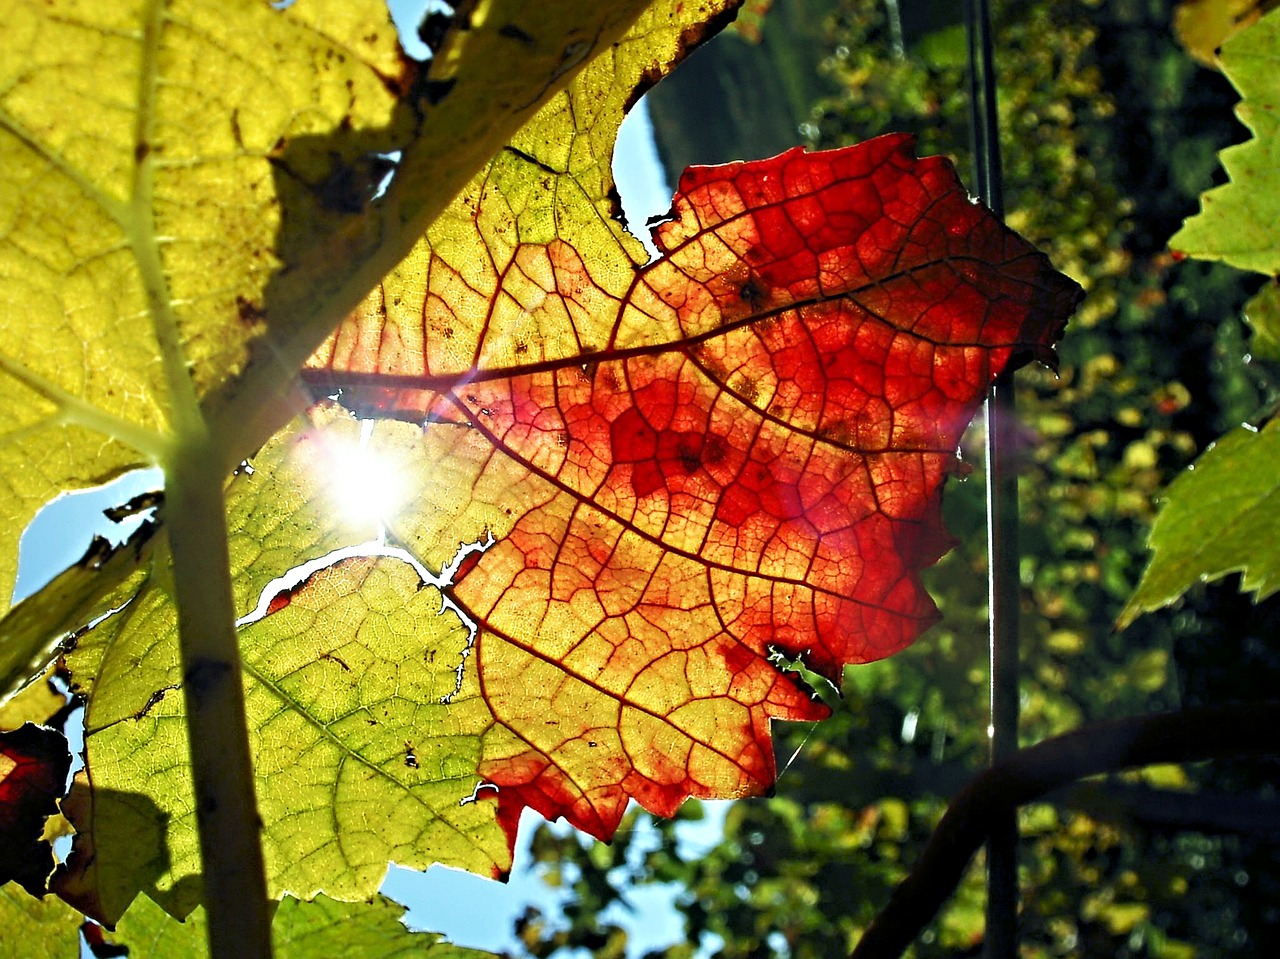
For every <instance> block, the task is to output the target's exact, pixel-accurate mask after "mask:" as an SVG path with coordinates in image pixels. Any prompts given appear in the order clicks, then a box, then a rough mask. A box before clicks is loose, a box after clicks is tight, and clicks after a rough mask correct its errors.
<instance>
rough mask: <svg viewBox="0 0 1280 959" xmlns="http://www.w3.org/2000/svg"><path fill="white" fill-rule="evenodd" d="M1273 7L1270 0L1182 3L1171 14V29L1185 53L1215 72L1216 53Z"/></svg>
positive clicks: (1190, 0)
mask: <svg viewBox="0 0 1280 959" xmlns="http://www.w3.org/2000/svg"><path fill="white" fill-rule="evenodd" d="M1273 6H1275V3H1274V2H1270V0H1182V2H1181V3H1179V4H1178V6H1177V9H1175V10H1174V12H1173V27H1174V30H1175V31H1176V32H1177V34H1178V40H1179V41H1180V42H1181V43H1182V45H1183V46H1184V47H1186V48H1187V52H1188V53H1190V54H1191V56H1193V57H1194V58H1195V59H1196V60H1198V61H1199V62H1200V63H1202V64H1203V65H1204V66H1206V67H1210V68H1212V69H1215V70H1216V69H1217V67H1218V49H1219V48H1220V47H1221V46H1222V45H1223V44H1224V43H1225V42H1226V41H1227V40H1229V39H1231V37H1233V36H1235V34H1237V33H1239V32H1240V31H1241V30H1243V29H1245V28H1246V27H1248V26H1251V25H1252V24H1254V23H1256V22H1257V20H1258V18H1259V17H1261V16H1262V14H1263V13H1264V12H1265V11H1266V10H1270V9H1271V8H1272V7H1273Z"/></svg>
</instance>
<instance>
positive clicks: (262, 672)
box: [15, 4, 713, 923]
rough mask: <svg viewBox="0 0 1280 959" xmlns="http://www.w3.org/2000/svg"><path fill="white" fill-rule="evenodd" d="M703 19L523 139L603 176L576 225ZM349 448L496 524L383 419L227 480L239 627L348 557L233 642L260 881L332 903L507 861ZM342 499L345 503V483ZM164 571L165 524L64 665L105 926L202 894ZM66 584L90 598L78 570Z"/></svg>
mask: <svg viewBox="0 0 1280 959" xmlns="http://www.w3.org/2000/svg"><path fill="white" fill-rule="evenodd" d="M676 10H679V11H681V12H680V16H678V17H677V16H676V15H675V13H674V11H676ZM709 12H713V10H712V8H710V7H703V6H699V5H696V4H671V5H669V6H668V7H664V8H662V9H660V10H658V11H656V12H654V13H653V14H651V15H650V17H649V18H648V20H646V21H645V22H644V23H642V24H640V25H639V26H638V27H637V28H636V30H635V31H633V33H632V35H631V36H630V38H629V39H628V40H626V41H625V42H624V43H622V44H621V45H620V46H619V47H616V48H611V49H610V51H609V53H608V54H607V55H606V57H605V58H604V59H605V61H606V62H605V63H603V64H602V65H597V66H595V67H593V72H592V74H591V77H590V80H589V83H588V82H587V81H582V82H580V83H578V87H577V92H576V93H575V96H574V98H573V99H570V98H568V97H560V98H558V99H557V100H555V101H554V102H553V103H551V104H550V105H548V107H547V108H546V109H544V110H543V111H542V113H541V114H540V115H539V116H538V118H537V119H536V120H535V121H534V122H533V123H532V124H530V125H529V126H528V127H526V128H525V130H523V131H522V132H521V133H520V134H519V136H518V138H517V143H519V144H520V146H519V147H518V148H517V149H518V151H519V154H520V156H522V157H529V156H534V155H535V154H538V153H540V152H542V151H551V152H552V154H553V155H552V156H551V158H550V159H551V160H555V155H554V154H555V152H556V151H559V150H561V149H563V148H564V146H565V145H566V144H571V145H572V150H571V152H572V153H573V154H574V156H575V157H576V158H577V159H576V160H575V161H574V162H575V163H576V164H577V166H576V169H579V170H581V171H583V179H584V181H587V172H588V171H593V175H594V177H595V180H594V184H595V185H594V186H593V187H592V188H591V190H590V192H589V196H590V199H589V200H588V205H587V210H588V215H589V216H590V217H591V218H593V219H595V220H596V221H598V222H601V223H606V222H610V221H608V220H607V217H608V214H609V213H610V212H611V211H612V209H613V203H612V201H611V199H610V196H609V189H610V187H611V184H612V181H611V179H610V178H609V175H608V163H609V150H610V149H611V146H612V137H613V134H614V133H615V132H616V127H617V124H618V122H620V120H621V116H622V110H623V106H624V104H625V102H626V101H627V100H628V99H629V98H630V97H631V96H633V92H634V89H635V87H636V85H637V84H638V83H641V82H651V80H652V78H653V77H655V76H657V75H660V73H661V71H663V70H665V69H667V68H668V66H669V61H670V60H671V58H674V57H676V56H678V55H681V54H682V53H683V51H684V50H685V48H686V47H687V46H688V45H689V44H691V43H692V42H693V41H694V40H695V39H696V38H697V37H698V36H699V35H700V34H701V32H702V31H703V30H704V29H705V27H702V26H700V24H701V19H703V18H705V17H706V16H707V15H708V13H709ZM526 82H527V78H526ZM584 84H585V85H584ZM457 89H459V90H461V89H462V88H461V86H459V87H458V88H457ZM449 96H450V97H452V94H450V95H449ZM446 102H447V100H446ZM508 152H509V153H510V151H508ZM511 155H514V154H511ZM522 162H525V163H527V162H528V160H527V159H526V160H522ZM553 235H554V232H551V233H549V234H548V236H549V237H550V236H553ZM620 235H621V231H620V228H618V227H617V225H616V224H614V225H612V226H609V227H606V233H605V236H606V237H611V236H620ZM613 242H615V243H616V242H617V241H616V240H615V241H613ZM629 242H630V243H632V244H633V245H634V246H635V247H636V249H638V244H635V241H634V240H629ZM627 262H630V261H629V260H628V261H627ZM362 443H363V444H364V445H365V447H366V448H365V450H364V453H378V454H381V455H384V456H385V457H387V458H388V460H389V461H390V463H391V466H392V470H391V471H392V472H393V473H396V474H399V475H401V476H402V477H404V478H405V479H407V480H408V491H409V493H410V494H411V496H412V498H413V499H414V501H415V502H417V503H418V504H419V505H421V506H425V504H426V503H427V502H428V500H429V499H430V497H431V496H432V491H433V490H437V491H438V495H436V498H435V502H436V503H437V505H439V506H440V508H441V512H440V513H439V514H438V515H437V516H436V521H437V522H440V523H445V524H448V523H450V522H456V523H458V525H459V527H460V528H466V529H483V528H485V527H486V526H489V525H496V524H497V522H498V521H499V520H500V519H501V518H502V517H503V515H504V514H503V513H502V512H501V511H500V509H498V508H496V507H494V506H492V505H488V504H485V503H484V502H483V500H480V501H477V502H476V503H474V504H468V503H466V502H464V501H459V500H458V499H457V497H456V496H455V495H454V494H453V493H452V492H450V490H451V489H453V488H460V487H465V488H470V486H471V485H472V484H473V483H474V481H475V476H474V469H473V461H472V459H471V458H468V457H459V458H457V459H456V460H444V461H440V460H436V459H432V458H430V457H429V455H428V454H429V451H428V450H426V449H425V448H424V447H423V445H422V443H421V433H420V431H419V430H417V429H416V428H414V427H412V426H409V425H408V424H405V423H398V422H389V423H385V424H380V425H379V427H378V428H377V429H376V430H374V431H373V432H372V434H371V435H370V436H368V437H367V438H366V440H362V439H361V430H360V427H359V426H358V425H357V424H356V423H355V422H354V421H353V420H352V418H351V417H350V415H349V414H348V413H347V412H346V411H345V410H341V409H335V408H329V407H325V406H323V405H322V406H319V407H316V408H314V409H313V410H312V411H311V413H310V414H309V419H308V420H307V421H304V422H300V423H299V424H297V425H296V426H295V428H293V429H292V430H290V431H286V432H284V433H282V434H281V435H279V436H277V437H276V438H275V439H273V440H272V441H271V442H270V443H268V444H267V445H266V446H265V447H264V448H263V449H262V450H260V451H259V452H258V453H256V454H255V455H253V456H252V457H251V458H250V461H249V462H248V463H246V464H244V467H243V468H242V469H241V470H240V471H238V473H237V475H236V476H235V477H234V479H233V480H232V481H231V483H230V485H229V486H228V488H227V508H228V527H229V534H230V553H231V566H232V572H233V575H234V588H235V596H236V604H237V608H238V610H239V611H240V612H241V613H242V614H249V613H251V612H252V611H253V610H254V608H255V607H256V606H258V605H259V600H260V599H261V598H263V590H264V588H265V587H267V586H268V584H270V583H271V582H272V581H273V580H274V579H275V578H276V577H278V576H280V575H282V574H284V573H286V572H288V571H289V570H290V569H294V568H296V567H298V566H300V565H302V564H305V563H307V562H308V561H312V560H317V559H319V558H321V557H327V559H326V560H325V562H326V563H330V564H333V563H337V562H338V559H337V558H336V557H337V556H338V555H339V554H337V553H335V551H340V550H343V549H346V550H347V552H345V553H342V554H341V555H343V556H345V557H346V559H345V561H344V562H342V563H341V564H340V565H338V566H336V567H334V568H331V569H321V570H318V571H314V572H313V574H312V575H310V576H309V577H308V578H307V579H306V580H305V581H304V582H302V583H297V582H293V583H292V584H290V585H289V586H287V587H284V592H283V593H280V594H279V595H277V596H275V598H274V599H273V598H272V595H271V593H270V592H268V594H267V595H266V596H265V599H264V609H270V610H271V611H272V615H270V616H267V617H266V618H265V619H263V620H261V621H259V622H256V623H253V624H252V625H247V626H246V627H245V628H244V632H243V645H242V655H243V657H244V664H245V685H246V698H247V700H248V708H249V728H250V737H251V740H252V746H253V749H254V754H255V764H256V769H257V771H258V784H257V791H258V797H259V802H260V806H261V814H262V818H263V821H264V833H263V839H264V847H265V851H266V857H267V868H268V874H269V875H268V883H269V886H270V887H271V890H272V892H273V893H274V894H276V895H280V894H284V893H292V894H295V895H298V896H302V897H309V896H312V895H314V894H315V893H316V892H317V891H320V890H324V891H326V892H328V893H330V894H332V895H335V896H341V897H343V898H345V899H365V898H368V897H369V896H371V895H372V894H373V893H374V892H375V891H376V889H377V887H378V885H379V883H380V881H381V879H382V876H383V874H384V873H385V871H386V867H387V863H388V861H390V860H391V859H394V860H395V861H397V862H399V863H402V864H405V865H411V866H420V867H425V866H426V865H428V864H430V863H432V862H437V861H440V862H446V863H449V864H451V865H455V866H459V867H463V868H468V869H471V870H473V871H476V872H480V873H482V874H487V875H494V874H499V873H502V872H505V871H506V870H507V869H508V868H509V866H510V849H509V845H508V838H509V837H508V836H507V835H506V833H505V832H504V831H503V829H502V828H501V826H500V824H499V820H498V815H497V806H496V804H495V803H494V802H493V801H492V799H493V796H492V791H490V790H482V791H481V792H480V794H479V796H478V797H476V798H475V801H472V799H473V796H475V794H476V790H477V788H478V787H479V786H480V785H481V784H482V782H483V774H482V773H481V772H480V771H479V766H480V762H481V755H482V745H483V743H484V741H485V738H486V736H488V735H489V730H490V729H491V728H492V727H493V725H494V724H493V719H492V715H491V712H490V710H489V709H488V707H487V704H485V702H484V701H483V700H482V699H481V698H480V696H479V694H478V691H477V683H478V679H477V676H476V674H475V672H474V669H473V668H472V669H469V670H464V669H463V668H462V667H463V665H464V663H465V662H466V661H467V658H466V657H467V656H468V650H469V648H470V634H469V632H468V630H467V629H466V628H465V627H464V625H463V624H462V622H461V620H460V619H459V618H458V616H457V615H456V613H449V614H446V615H443V616H442V615H441V605H442V596H441V595H440V593H439V592H437V591H436V590H435V589H434V588H433V587H430V586H424V585H423V583H422V581H421V580H420V578H419V575H418V573H417V572H415V571H414V569H413V567H412V566H411V565H409V564H408V563H407V562H406V559H405V558H404V557H399V558H397V557H395V556H381V558H379V555H380V554H379V553H378V550H377V548H376V547H375V546H372V545H369V541H370V540H372V538H373V537H374V535H375V533H376V530H377V522H376V520H375V518H374V517H376V515H377V513H378V511H377V510H375V511H374V513H373V514H372V515H370V514H369V513H368V511H361V512H363V513H364V515H360V516H348V515H347V513H346V510H345V507H346V506H348V505H350V497H349V496H348V497H347V499H345V500H344V499H343V496H342V493H341V490H340V489H339V487H341V486H342V485H345V484H343V483H339V482H335V481H337V480H339V479H341V477H342V474H343V472H344V468H345V467H346V466H348V465H350V464H351V463H353V462H355V461H358V460H359V459H360V458H361V456H362V455H363V454H362V453H361V451H360V446H361V444H362ZM354 482H355V483H356V484H357V488H358V484H359V483H360V479H359V477H357V478H356V479H355V481H354ZM359 492H360V493H362V494H365V495H369V493H370V490H369V489H368V488H364V489H359ZM380 505H388V506H389V505H391V504H380ZM361 543H365V546H364V547H362V548H356V549H354V550H353V549H351V547H353V546H354V547H358V546H359V544H361ZM451 558H452V555H451V554H450V556H449V557H447V558H446V562H447V560H448V559H451ZM119 561H120V562H124V560H123V559H121V560H119ZM443 565H444V563H441V564H440V566H443ZM167 566H168V555H167V546H166V542H165V537H164V532H163V529H162V530H161V532H160V534H158V535H157V536H156V538H155V540H154V542H152V543H151V550H150V552H149V553H148V554H147V555H146V556H145V557H143V558H142V559H141V560H140V561H139V562H138V563H137V564H136V566H135V567H134V568H133V575H134V577H135V578H136V579H137V580H139V581H141V582H142V587H141V588H140V589H139V586H138V584H137V583H136V582H135V583H134V592H135V593H136V596H133V598H132V599H131V600H129V601H127V602H123V601H122V602H115V603H114V604H113V605H112V606H110V607H109V608H110V609H114V610H115V612H114V613H113V614H111V615H109V616H107V617H106V618H105V619H104V620H103V621H102V622H101V624H100V625H98V626H97V627H95V628H94V629H92V630H90V631H88V632H87V633H85V634H83V635H79V636H77V639H76V642H75V645H74V648H73V649H72V650H71V651H70V652H69V653H68V654H67V655H66V657H65V662H66V666H67V668H68V669H69V670H70V672H71V674H72V676H73V678H74V682H75V684H76V687H77V690H78V691H80V692H83V693H85V694H87V695H88V696H89V702H88V706H87V708H86V713H85V724H86V751H87V764H88V767H87V770H86V773H85V775H84V777H83V778H82V779H81V780H79V781H78V782H77V785H76V787H75V789H73V792H72V797H71V800H70V801H69V804H68V805H69V810H68V814H69V816H70V818H71V819H72V820H73V821H74V822H75V824H76V826H77V828H78V829H79V830H80V834H79V835H78V836H77V839H76V847H75V851H74V852H73V855H72V858H71V862H70V864H69V868H68V869H67V870H66V871H65V872H64V873H63V874H62V875H61V876H60V879H59V891H60V893H61V894H62V895H64V896H66V897H68V898H70V899H71V900H72V901H74V902H75V903H76V904H77V905H78V906H79V907H80V908H82V909H84V910H85V911H86V912H88V913H90V914H91V915H94V916H95V917H97V918H99V919H102V920H103V921H105V922H108V923H111V922H115V921H117V920H118V919H119V918H120V916H121V915H122V914H123V913H124V911H125V909H126V908H127V907H128V906H129V904H130V902H131V901H132V900H133V899H134V897H135V896H136V895H137V893H138V892H139V891H142V892H145V893H146V894H147V895H149V896H150V897H152V898H153V899H155V900H156V901H157V902H159V903H161V904H162V905H163V907H164V908H165V909H166V910H167V911H169V912H170V913H172V914H174V915H186V914H187V913H188V912H189V911H190V910H191V909H192V908H193V907H194V905H195V903H196V901H197V899H198V894H199V890H198V876H199V861H198V856H197V846H196V835H195V817H194V811H193V809H192V805H191V798H190V797H191V783H190V776H189V770H188V769H187V766H186V741H185V731H184V729H183V723H182V719H183V710H182V698H181V695H180V693H181V670H180V668H179V666H178V652H177V640H176V618H175V615H174V610H173V605H172V600H171V596H170V591H171V589H172V586H171V583H170V581H169V573H168V569H167ZM281 588H282V587H281V586H280V585H277V586H275V587H273V589H281ZM59 589H63V590H66V591H68V594H69V595H75V596H77V597H80V596H82V595H86V594H87V593H91V594H93V597H95V598H96V597H97V591H95V588H92V587H90V586H89V585H88V584H87V582H86V578H85V575H84V574H80V575H77V576H73V577H71V579H69V580H67V581H65V583H64V584H63V585H62V586H60V587H59ZM130 595H133V594H130ZM83 605H85V607H86V608H85V610H84V611H82V612H80V613H79V614H78V615H77V617H72V619H73V620H74V619H76V618H78V619H80V620H81V621H84V620H86V619H87V618H88V617H89V616H90V615H100V613H101V612H104V610H102V609H101V606H102V605H103V604H102V603H101V602H100V601H96V599H95V602H89V601H88V600H86V601H85V603H84V604H83ZM15 616H17V612H15ZM72 628H74V627H72ZM446 700H447V702H446Z"/></svg>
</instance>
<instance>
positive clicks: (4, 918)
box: [0, 885, 82, 959]
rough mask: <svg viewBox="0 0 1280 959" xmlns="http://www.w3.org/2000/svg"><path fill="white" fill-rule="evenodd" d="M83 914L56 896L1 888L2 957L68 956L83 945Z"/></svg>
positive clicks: (55, 958) (46, 958)
mask: <svg viewBox="0 0 1280 959" xmlns="http://www.w3.org/2000/svg"><path fill="white" fill-rule="evenodd" d="M81 918H82V917H81V916H80V915H79V914H78V913H77V912H76V911H75V910H74V909H72V908H71V907H70V906H68V905H66V904H65V903H63V902H61V901H60V900H58V899H56V898H54V897H53V896H46V897H45V898H44V899H33V898H32V897H31V896H29V895H27V894H26V893H25V892H23V891H22V890H21V889H19V888H18V887H17V886H15V885H7V886H4V887H3V888H0V959H67V957H68V956H75V955H77V954H78V952H77V950H78V949H79V948H80V932H79V926H80V920H81Z"/></svg>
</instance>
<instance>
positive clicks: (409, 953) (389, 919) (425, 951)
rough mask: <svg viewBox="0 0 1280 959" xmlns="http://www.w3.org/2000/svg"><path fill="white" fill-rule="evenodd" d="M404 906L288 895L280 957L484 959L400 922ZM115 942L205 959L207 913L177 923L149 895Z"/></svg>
mask: <svg viewBox="0 0 1280 959" xmlns="http://www.w3.org/2000/svg"><path fill="white" fill-rule="evenodd" d="M403 913H404V907H403V906H399V905H397V904H396V903H394V902H391V901H390V900H388V899H384V898H381V897H378V898H375V899H374V901H373V902H371V903H363V902H361V903H354V904H348V903H341V902H334V901H333V900H332V899H325V898H323V897H321V898H319V899H316V900H315V901H314V902H298V901H297V900H296V899H286V900H285V901H284V902H282V903H281V904H280V908H279V909H278V910H277V911H276V915H275V919H274V920H273V922H272V924H271V938H272V945H273V947H274V952H275V955H276V957H277V959H335V957H345V956H350V957H353V959H354V957H357V956H358V957H359V959H415V957H424V959H484V957H486V956H488V955H489V953H485V952H477V951H475V950H474V949H463V948H461V947H459V946H455V945H452V944H450V943H447V942H442V941H441V938H440V937H439V936H437V935H434V934H432V933H424V932H410V931H409V930H408V929H406V928H405V927H404V924H403V923H402V922H401V921H400V917H401V916H402V915H403ZM109 940H110V941H111V942H112V943H116V944H118V945H120V946H124V947H129V948H130V953H129V954H130V955H141V956H143V957H145V959H203V957H204V956H207V955H208V949H207V946H206V941H205V923H204V913H203V912H202V911H197V912H196V913H195V914H194V915H193V916H191V918H190V919H188V920H187V921H186V922H185V923H178V922H175V921H174V920H173V919H172V918H170V917H169V916H167V915H165V914H164V912H162V911H161V910H160V909H158V908H156V907H155V906H154V905H152V904H151V903H149V902H147V901H146V900H145V899H143V900H139V901H138V904H137V905H136V906H134V907H133V908H132V909H130V910H129V914H128V915H127V916H125V918H124V919H123V920H122V921H121V923H120V925H119V927H118V928H117V929H116V931H115V933H114V934H112V935H111V936H110V937H109Z"/></svg>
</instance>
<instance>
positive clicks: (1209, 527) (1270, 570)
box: [1118, 420, 1280, 628]
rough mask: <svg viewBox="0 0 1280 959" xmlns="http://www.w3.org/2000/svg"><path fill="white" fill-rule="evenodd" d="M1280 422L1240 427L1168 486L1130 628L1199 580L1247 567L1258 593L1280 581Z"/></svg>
mask: <svg viewBox="0 0 1280 959" xmlns="http://www.w3.org/2000/svg"><path fill="white" fill-rule="evenodd" d="M1277 503H1280V425H1277V422H1276V421H1275V420H1272V421H1271V422H1270V423H1268V424H1267V426H1266V427H1265V428H1264V429H1263V430H1262V431H1261V432H1259V431H1257V430H1252V429H1247V428H1244V427H1241V428H1240V429H1236V430H1232V431H1231V432H1230V433H1228V434H1227V435H1226V436H1224V437H1223V438H1222V439H1220V440H1219V441H1218V442H1217V443H1216V444H1214V446H1213V447H1211V448H1210V449H1209V450H1208V451H1207V452H1206V453H1205V454H1204V455H1203V456H1201V457H1200V459H1198V460H1197V461H1196V463H1195V466H1194V467H1192V468H1191V469H1189V470H1188V471H1187V472H1185V473H1183V474H1182V475H1181V476H1179V477H1178V478H1177V479H1176V480H1174V481H1173V483H1171V484H1170V486H1169V489H1168V490H1167V491H1166V492H1165V496H1164V505H1163V506H1162V507H1161V510H1160V515H1159V516H1157V517H1156V522H1155V526H1154V527H1152V530H1151V538H1150V540H1149V546H1150V548H1151V553H1152V555H1151V562H1150V564H1149V565H1148V566H1147V569H1146V572H1144V573H1143V574H1142V582H1140V583H1139V584H1138V588H1137V590H1135V591H1134V594H1133V596H1132V597H1131V598H1130V599H1129V602H1128V604H1127V605H1126V606H1125V608H1124V611H1123V612H1122V613H1121V614H1120V619H1119V624H1118V625H1119V626H1120V627H1122V628H1123V627H1124V626H1127V625H1128V624H1129V623H1131V622H1133V620H1135V619H1137V618H1138V616H1140V615H1141V614H1142V613H1145V612H1150V611H1151V610H1154V609H1159V608H1160V607H1162V606H1167V605H1169V603H1171V602H1173V601H1174V600H1175V599H1177V598H1178V597H1179V596H1181V595H1182V594H1183V593H1185V592H1186V591H1187V590H1188V589H1190V588H1191V587H1192V586H1194V585H1196V584H1197V583H1205V582H1211V581H1213V580H1216V579H1220V578H1222V577H1223V576H1226V575H1228V574H1230V573H1237V572H1238V573H1240V574H1241V577H1240V589H1241V591H1242V592H1251V593H1253V594H1254V598H1255V599H1257V600H1262V599H1265V598H1266V597H1268V596H1270V595H1271V594H1272V593H1274V592H1275V591H1276V589H1277V588H1278V587H1280V549H1277V546H1276V544H1277V543H1280V521H1277V519H1276V515H1277V508H1278V507H1277Z"/></svg>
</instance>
